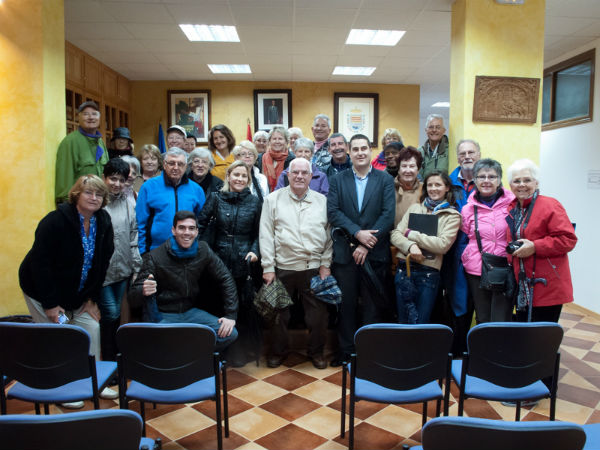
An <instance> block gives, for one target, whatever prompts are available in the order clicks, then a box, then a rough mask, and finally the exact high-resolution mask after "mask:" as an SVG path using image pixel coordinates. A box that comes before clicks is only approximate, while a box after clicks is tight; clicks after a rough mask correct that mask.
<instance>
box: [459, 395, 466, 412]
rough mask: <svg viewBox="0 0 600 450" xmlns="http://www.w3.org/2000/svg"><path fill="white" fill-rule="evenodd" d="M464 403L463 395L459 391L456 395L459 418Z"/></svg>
mask: <svg viewBox="0 0 600 450" xmlns="http://www.w3.org/2000/svg"><path fill="white" fill-rule="evenodd" d="M464 402H465V395H464V393H463V391H462V390H461V391H460V393H459V395H458V415H459V416H462V415H463V407H464Z"/></svg>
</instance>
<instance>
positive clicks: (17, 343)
mask: <svg viewBox="0 0 600 450" xmlns="http://www.w3.org/2000/svg"><path fill="white" fill-rule="evenodd" d="M562 333H563V331H562V328H561V327H560V326H559V325H558V324H555V323H544V322H538V323H529V324H523V323H514V324H513V323H491V324H482V325H478V326H476V327H474V328H473V329H472V330H471V331H470V333H469V335H468V348H469V352H467V353H466V354H465V355H464V359H463V360H462V361H461V360H455V361H452V355H451V354H450V347H451V343H452V330H451V329H450V328H448V327H446V326H443V325H398V324H375V325H368V326H365V327H362V328H361V329H359V330H358V331H357V333H356V336H355V344H356V353H355V354H353V355H352V358H351V362H350V364H347V365H346V366H345V367H344V370H343V382H342V399H343V402H342V415H341V417H342V419H341V422H342V423H341V435H342V437H344V434H345V423H344V421H345V411H346V401H345V399H346V389H347V374H348V373H350V407H349V409H350V411H349V412H350V426H349V434H350V436H349V447H350V449H352V448H353V445H354V408H355V403H356V401H358V400H361V399H364V400H369V401H375V402H382V403H394V404H402V403H416V402H423V424H425V422H426V420H427V402H428V401H430V400H436V401H437V408H436V416H439V414H440V409H441V402H442V400H443V403H444V415H446V416H447V415H448V402H449V386H450V382H449V380H450V377H451V376H452V377H453V378H454V379H455V380H456V382H457V384H458V386H459V388H460V397H459V415H462V413H463V402H464V399H465V398H466V397H477V398H484V399H489V400H501V401H507V400H514V401H516V403H517V412H516V420H519V418H520V403H521V401H523V400H530V399H538V398H544V397H550V401H551V408H550V411H551V412H550V419H551V420H554V416H555V401H556V380H557V374H558V366H559V361H560V354H559V352H558V350H559V347H560V343H561V340H562ZM0 341H1V342H4V343H7V342H8V343H10V345H3V346H0V375H2V377H1V378H0V383H1V384H2V386H0V387H1V389H0V400H1V403H2V414H5V413H6V398H5V390H4V385H5V381H4V380H5V378H4V377H8V378H11V379H14V380H17V381H18V383H16V384H15V385H13V386H12V387H11V389H10V390H9V391H8V398H19V399H21V400H26V401H31V402H34V403H36V412H37V413H38V414H39V404H40V403H41V404H43V405H44V410H45V412H46V413H48V404H49V403H60V402H67V401H76V400H81V399H88V398H91V399H92V400H93V401H94V406H95V408H96V409H98V408H99V402H98V392H99V391H100V390H101V389H102V388H103V386H104V385H106V383H108V381H109V380H110V378H111V377H112V376H114V374H115V372H116V369H117V367H116V365H115V363H111V362H105V361H95V359H94V357H93V356H91V355H89V354H88V352H89V336H88V335H87V333H86V332H85V331H84V330H83V329H81V328H79V327H75V326H71V325H52V324H50V325H49V324H15V323H2V324H0ZM215 341H216V336H215V333H214V331H213V330H212V329H210V328H208V327H204V326H202V325H193V324H186V325H181V324H177V325H166V324H127V325H123V326H122V327H120V328H119V330H118V333H117V344H118V346H119V349H120V354H119V358H118V365H119V370H118V373H119V393H120V397H119V401H120V406H121V408H122V409H126V408H127V407H128V402H129V400H138V401H139V402H140V411H141V414H142V423H143V435H144V436H145V415H144V411H145V403H147V402H152V403H171V404H172V403H189V402H196V401H200V400H205V399H212V400H215V403H216V416H217V440H218V447H219V449H221V448H222V425H221V422H222V420H221V411H222V409H223V412H224V416H225V420H224V422H225V436H226V437H227V436H228V435H229V426H228V407H227V378H226V371H225V367H224V364H223V363H222V362H221V361H220V360H219V355H218V354H217V353H215V352H214V345H215ZM66 349H68V351H66ZM544 379H550V380H551V382H550V388H548V387H546V384H544V382H542V381H541V380H544ZM221 380H222V383H221ZM127 381H130V384H129V386H128V385H127ZM221 384H222V386H223V408H222V406H221V396H220V390H221ZM442 386H443V387H444V389H442Z"/></svg>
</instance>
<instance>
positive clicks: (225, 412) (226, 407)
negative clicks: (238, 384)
mask: <svg viewBox="0 0 600 450" xmlns="http://www.w3.org/2000/svg"><path fill="white" fill-rule="evenodd" d="M223 416H224V418H225V437H226V438H228V437H229V400H228V398H227V368H226V367H223Z"/></svg>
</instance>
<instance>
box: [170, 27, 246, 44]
mask: <svg viewBox="0 0 600 450" xmlns="http://www.w3.org/2000/svg"><path fill="white" fill-rule="evenodd" d="M179 28H181V31H183V32H184V33H185V35H186V36H187V38H188V39H189V40H190V41H205V42H240V38H239V36H238V34H237V30H236V29H235V27H233V26H229V25H189V24H179Z"/></svg>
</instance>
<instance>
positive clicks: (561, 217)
mask: <svg viewBox="0 0 600 450" xmlns="http://www.w3.org/2000/svg"><path fill="white" fill-rule="evenodd" d="M516 204H517V200H516V199H515V200H514V201H513V202H512V203H511V205H510V206H509V211H511V212H509V216H511V217H512V210H513V208H514V207H515V206H516ZM507 238H508V241H509V242H510V241H512V236H511V234H510V230H509V231H508V232H507ZM521 238H524V239H529V240H530V241H533V243H534V245H535V254H534V255H535V256H536V263H535V277H536V278H545V279H546V281H547V282H548V285H547V286H544V285H543V284H542V283H538V284H536V285H535V287H534V291H533V306H552V305H560V304H563V303H570V302H572V301H573V284H572V282H571V271H570V269H569V257H568V256H567V253H568V252H570V251H571V250H573V248H575V244H576V243H577V236H575V230H574V229H573V225H572V224H571V221H570V220H569V216H567V212H566V211H565V208H563V206H562V205H561V204H560V202H559V201H558V200H556V199H554V198H551V197H546V196H543V195H539V196H538V198H537V200H536V201H535V205H534V206H533V212H532V213H531V217H530V219H529V224H528V225H527V227H526V228H525V231H524V232H521ZM534 255H531V256H529V257H527V258H525V260H524V263H525V273H526V274H527V276H528V277H531V272H532V270H533V259H534V258H533V257H534ZM508 257H509V260H510V259H511V256H510V255H508ZM512 259H513V261H512V263H513V267H514V269H515V276H516V277H517V279H518V275H519V266H520V265H519V258H516V257H514V258H512Z"/></svg>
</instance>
